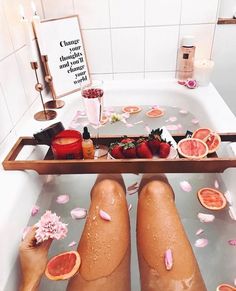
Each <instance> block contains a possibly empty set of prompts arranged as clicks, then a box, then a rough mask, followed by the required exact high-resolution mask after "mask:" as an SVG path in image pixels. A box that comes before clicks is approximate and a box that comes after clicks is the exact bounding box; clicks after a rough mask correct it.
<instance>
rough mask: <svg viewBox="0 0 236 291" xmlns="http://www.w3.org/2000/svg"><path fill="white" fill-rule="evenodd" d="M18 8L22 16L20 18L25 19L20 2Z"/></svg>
mask: <svg viewBox="0 0 236 291" xmlns="http://www.w3.org/2000/svg"><path fill="white" fill-rule="evenodd" d="M19 9H20V16H21V17H22V19H25V11H24V7H23V5H22V4H20V5H19Z"/></svg>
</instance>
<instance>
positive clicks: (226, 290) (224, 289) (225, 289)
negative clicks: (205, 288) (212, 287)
mask: <svg viewBox="0 0 236 291" xmlns="http://www.w3.org/2000/svg"><path fill="white" fill-rule="evenodd" d="M216 291H236V288H235V287H233V286H231V285H228V284H220V285H219V286H217V288H216Z"/></svg>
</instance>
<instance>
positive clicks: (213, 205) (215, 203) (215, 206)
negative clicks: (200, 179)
mask: <svg viewBox="0 0 236 291" xmlns="http://www.w3.org/2000/svg"><path fill="white" fill-rule="evenodd" d="M197 196H198V199H199V201H200V203H201V204H202V206H203V207H205V208H207V209H210V210H221V209H223V208H225V206H226V204H227V201H226V198H225V196H224V195H223V194H222V193H221V192H220V191H218V190H215V189H213V188H201V189H200V190H199V191H198V192H197Z"/></svg>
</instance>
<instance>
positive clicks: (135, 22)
mask: <svg viewBox="0 0 236 291" xmlns="http://www.w3.org/2000/svg"><path fill="white" fill-rule="evenodd" d="M143 11H144V0H128V1H127V0H110V14H111V27H129V26H143V25H144V13H143Z"/></svg>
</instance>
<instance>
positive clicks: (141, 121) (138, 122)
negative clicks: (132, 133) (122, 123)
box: [134, 120, 143, 125]
mask: <svg viewBox="0 0 236 291" xmlns="http://www.w3.org/2000/svg"><path fill="white" fill-rule="evenodd" d="M140 123H143V120H140V121H137V122H135V123H134V124H135V125H136V124H140Z"/></svg>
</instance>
